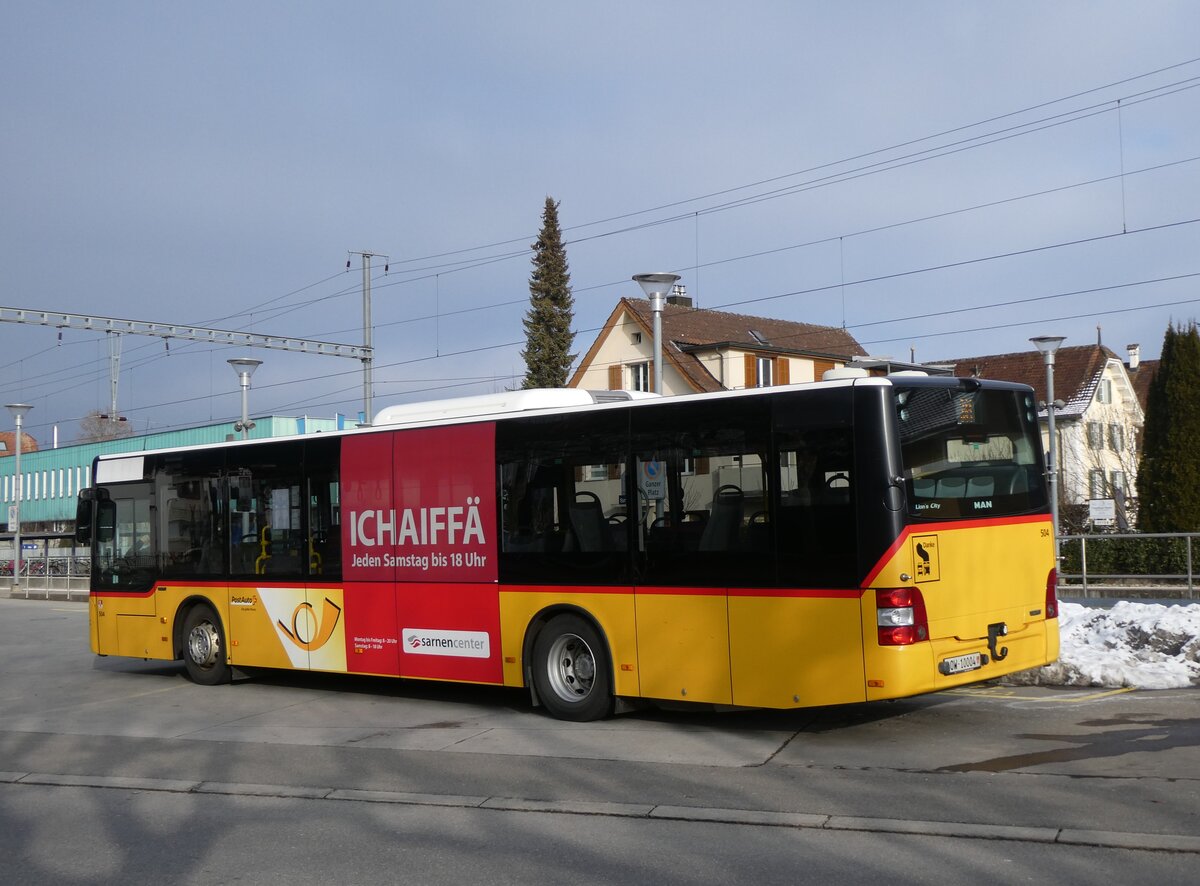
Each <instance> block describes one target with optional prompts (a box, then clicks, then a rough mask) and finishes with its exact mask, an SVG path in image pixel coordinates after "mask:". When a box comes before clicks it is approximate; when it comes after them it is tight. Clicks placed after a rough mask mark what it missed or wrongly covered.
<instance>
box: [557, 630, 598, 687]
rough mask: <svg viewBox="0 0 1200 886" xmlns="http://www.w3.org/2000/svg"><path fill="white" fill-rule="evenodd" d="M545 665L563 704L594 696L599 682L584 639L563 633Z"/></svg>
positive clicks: (592, 658) (593, 660) (594, 659)
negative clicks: (594, 689) (594, 686)
mask: <svg viewBox="0 0 1200 886" xmlns="http://www.w3.org/2000/svg"><path fill="white" fill-rule="evenodd" d="M546 664H547V676H548V677H549V678H550V688H551V689H553V690H554V694H555V695H557V696H558V697H559V698H561V699H562V700H563V701H570V702H579V701H583V700H584V699H586V698H587V697H588V696H589V695H590V694H591V692H592V686H593V685H594V684H595V682H596V658H595V656H594V655H593V654H592V650H591V647H589V646H588V645H587V643H585V642H584V641H583V638H582V637H579V636H578V635H576V634H563V635H562V636H561V637H559V638H558V639H556V640H555V641H554V643H553V644H552V645H551V646H550V654H549V655H548V656H547V662H546Z"/></svg>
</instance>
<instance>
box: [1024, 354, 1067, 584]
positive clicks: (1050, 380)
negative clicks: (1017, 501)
mask: <svg viewBox="0 0 1200 886" xmlns="http://www.w3.org/2000/svg"><path fill="white" fill-rule="evenodd" d="M1065 338H1066V336H1063V335H1039V336H1035V337H1034V338H1031V339H1030V341H1031V342H1033V343H1034V345H1036V346H1037V349H1038V350H1039V351H1041V352H1042V356H1043V357H1044V358H1045V359H1046V426H1047V430H1048V431H1049V434H1050V445H1049V446H1048V447H1046V474H1047V476H1048V477H1049V478H1050V523H1051V526H1052V528H1053V529H1054V565H1055V568H1057V567H1058V470H1057V462H1058V458H1057V455H1058V453H1057V451H1056V450H1057V449H1058V446H1057V444H1056V440H1055V437H1054V411H1055V410H1056V409H1057V408H1058V406H1059V402H1058V401H1057V400H1055V399H1054V355H1055V353H1057V352H1058V348H1059V345H1061V344H1062V343H1063V341H1064V340H1065ZM1063 405H1065V404H1063Z"/></svg>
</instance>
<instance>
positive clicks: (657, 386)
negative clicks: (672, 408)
mask: <svg viewBox="0 0 1200 886" xmlns="http://www.w3.org/2000/svg"><path fill="white" fill-rule="evenodd" d="M633 279H634V280H635V281H636V282H637V284H638V285H639V286H641V287H642V291H643V292H644V293H646V298H648V299H650V313H651V314H652V315H653V317H654V393H656V394H661V393H662V392H663V386H662V312H663V300H664V299H665V298H666V297H667V293H669V292H670V291H671V288H672V287H673V286H674V285H675V281H676V280H678V279H679V275H678V274H634V275H633Z"/></svg>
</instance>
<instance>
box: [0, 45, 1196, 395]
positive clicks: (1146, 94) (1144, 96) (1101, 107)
mask: <svg viewBox="0 0 1200 886" xmlns="http://www.w3.org/2000/svg"><path fill="white" fill-rule="evenodd" d="M1197 62H1200V58H1196V59H1190V60H1187V61H1184V62H1180V63H1178V64H1175V65H1170V66H1165V67H1162V68H1159V69H1156V70H1155V71H1150V72H1146V73H1145V74H1140V75H1137V76H1135V77H1129V78H1124V79H1123V80H1118V81H1114V82H1113V83H1109V84H1105V85H1104V86H1099V87H1094V88H1092V89H1089V90H1084V91H1082V92H1078V93H1074V94H1072V95H1069V96H1064V97H1061V98H1059V99H1054V100H1051V101H1048V102H1043V103H1040V104H1037V105H1031V106H1029V107H1027V108H1024V109H1021V110H1019V111H1013V112H1009V113H1007V114H1002V115H997V116H994V117H990V118H987V119H985V120H980V121H976V122H975V123H971V124H966V125H964V126H959V127H955V128H953V129H948V130H944V131H943V132H940V133H935V134H933V135H929V136H923V137H921V138H918V139H912V140H909V141H907V142H903V143H900V144H897V145H892V146H889V147H887V148H880V149H877V150H874V151H870V152H865V153H863V154H859V155H855V156H854V157H847V158H843V159H842V160H838V161H833V162H830V163H826V164H821V165H819V166H815V167H810V168H809V169H807V170H800V171H797V172H793V173H788V174H785V175H783V176H775V177H771V178H768V179H761V180H759V181H756V182H752V183H749V184H746V185H741V186H737V187H735V188H729V189H723V190H721V191H715V192H711V193H709V194H705V195H701V196H699V197H694V198H689V199H688V200H685V201H676V202H674V203H670V204H661V205H660V206H657V207H651V208H649V209H645V210H637V211H635V212H631V213H625V214H622V215H619V216H611V217H609V218H606V219H600V220H597V221H594V222H588V223H584V224H581V225H575V226H570V227H568V228H566V229H565V230H583V229H586V228H589V227H595V226H597V225H600V224H606V223H610V222H612V221H618V220H623V219H627V218H631V217H635V216H638V215H644V214H648V213H653V212H656V211H661V210H665V209H670V208H673V207H676V206H682V205H687V204H689V203H694V202H697V201H701V200H707V199H713V198H714V197H719V196H725V195H728V194H730V193H736V192H738V191H741V190H748V189H753V188H756V187H761V186H763V185H766V184H771V183H775V182H778V181H783V180H786V179H788V178H794V177H798V176H800V175H805V174H811V173H813V172H816V171H821V170H825V169H832V168H836V167H837V166H839V165H844V164H847V163H851V162H855V161H857V160H860V159H865V158H869V157H872V156H879V155H883V154H885V153H887V152H889V151H896V150H899V149H903V148H906V147H910V146H912V145H916V144H920V143H922V142H925V141H930V140H934V139H938V138H944V137H946V136H948V135H952V134H957V133H961V132H966V131H969V130H970V129H971V128H975V127H979V126H983V125H987V124H990V123H993V122H996V121H999V120H1003V119H1007V118H1012V117H1016V116H1019V115H1021V114H1026V113H1030V112H1033V111H1036V110H1040V109H1043V108H1046V107H1050V106H1053V105H1055V104H1058V103H1061V102H1064V101H1069V100H1072V99H1075V98H1079V97H1081V96H1085V95H1090V94H1095V93H1097V92H1100V91H1102V90H1104V89H1111V88H1114V87H1117V86H1121V85H1125V84H1128V83H1131V82H1134V81H1137V80H1141V79H1144V78H1147V77H1151V76H1155V75H1158V74H1162V73H1164V72H1168V71H1171V70H1175V69H1178V68H1182V67H1184V66H1187V65H1190V64H1195V63H1197ZM1196 79H1198V78H1190V79H1185V80H1176V81H1174V82H1173V83H1169V84H1164V85H1160V86H1157V87H1154V88H1153V89H1149V90H1144V91H1142V92H1138V93H1133V94H1132V96H1131V97H1130V100H1129V102H1128V103H1126V101H1125V99H1126V97H1124V96H1122V97H1119V98H1117V99H1110V100H1107V101H1105V102H1102V103H1099V104H1096V105H1092V106H1089V108H1090V109H1091V110H1092V111H1093V112H1094V113H1107V112H1110V111H1112V110H1114V109H1117V110H1119V108H1120V107H1121V106H1122V105H1121V103H1125V104H1126V106H1127V104H1129V103H1132V102H1133V99H1134V98H1135V97H1136V98H1137V100H1139V101H1151V100H1154V99H1157V98H1162V97H1165V96H1167V95H1170V94H1175V93H1177V92H1179V91H1182V90H1183V89H1191V88H1194V86H1195V85H1197V84H1195V83H1194V82H1193V81H1195V80H1196ZM1168 90H1173V91H1170V92H1168ZM1114 102H1116V103H1117V104H1114ZM1087 110H1089V109H1088V108H1084V109H1074V110H1072V111H1066V112H1063V114H1059V115H1054V116H1053V117H1043V118H1041V120H1040V121H1027V122H1024V123H1020V124H1017V125H1015V126H1013V127H1008V128H1007V130H997V131H996V132H993V133H987V134H981V135H979V136H974V137H972V138H970V139H963V140H961V141H960V143H959V144H960V145H965V144H967V143H972V144H971V147H976V146H979V145H976V144H973V143H974V142H977V141H979V140H980V139H984V138H988V137H995V136H996V135H997V133H1002V132H1010V133H1011V135H1009V136H1008V137H1016V135H1021V134H1028V133H1029V132H1031V131H1033V130H1031V128H1030V127H1033V126H1035V125H1037V124H1038V123H1039V122H1040V123H1042V124H1044V128H1048V126H1049V125H1065V124H1066V123H1070V122H1075V120H1077V119H1080V118H1079V117H1077V116H1076V117H1071V116H1070V115H1073V114H1074V115H1078V114H1081V113H1083V112H1084V111H1087ZM1056 118H1061V119H1056ZM946 148H947V146H946V145H938V146H935V147H931V148H928V149H926V151H922V152H913V154H911V155H908V156H909V157H918V156H921V155H923V154H926V153H929V152H933V151H944V150H945V149H946ZM963 149H964V150H965V149H968V148H966V147H964V148H963ZM939 156H945V154H942V155H939ZM897 159H898V158H890V159H888V160H884V161H880V163H891V162H894V161H896V160H897ZM928 159H938V157H930V158H928ZM1195 159H1196V158H1189V159H1187V160H1179V161H1174V164H1180V163H1186V162H1192V161H1193V160H1195ZM1123 162H1124V158H1122V164H1123ZM1174 164H1160V165H1159V166H1156V167H1147V169H1160V168H1165V167H1166V166H1168V165H1174ZM872 165H878V164H872ZM866 169H867V167H861V168H860V169H859V170H858V171H857V172H858V173H861V174H875V173H874V172H871V173H867V172H866V171H865V170H866ZM884 171H886V170H884ZM1141 171H1144V170H1135V171H1132V172H1124V171H1123V172H1122V176H1120V177H1121V180H1122V183H1124V180H1125V179H1124V176H1126V175H1136V174H1138V173H1139V172H1141ZM851 174H856V171H855V170H845V171H843V172H841V173H838V174H837V175H838V176H842V177H841V178H836V180H834V181H832V182H830V183H831V184H837V183H840V182H842V181H847V180H850V179H849V178H846V177H845V176H848V175H851ZM1117 177H1118V176H1108V177H1105V178H1102V179H1095V180H1093V182H1099V181H1107V180H1112V179H1114V178H1117ZM812 186H827V185H825V184H819V183H817V182H815V181H808V182H800V183H797V184H794V185H790V186H789V187H788V188H785V189H778V190H779V191H780V192H781V193H783V192H792V193H794V192H796V189H798V188H805V187H812ZM1077 186H1081V184H1079V183H1077V184H1075V185H1066V186H1061V187H1059V188H1053V189H1048V190H1046V191H1043V192H1039V194H1047V193H1054V192H1057V191H1061V190H1064V189H1066V188H1070V187H1077ZM769 196H770V195H769V194H761V193H760V194H753V195H750V196H748V197H745V198H741V199H740V200H737V201H728V205H730V206H735V205H751V203H750V202H747V201H754V202H756V201H759V200H761V199H765V198H767V197H769ZM1024 198H1025V197H1024V196H1021V197H1012V198H1006V199H1005V200H1002V201H992V202H991V203H988V204H979V207H978V208H982V207H985V206H995V205H1000V204H1001V203H1004V202H1010V201H1012V200H1016V199H1024ZM721 208H722V206H721V205H718V206H712V207H706V208H705V209H704V210H694V211H692V212H688V213H686V214H685V215H683V216H681V217H682V218H695V217H697V214H698V213H700V212H705V211H718V210H720V209H721ZM975 208H976V207H968V208H960V209H957V210H951V211H949V212H948V213H939V214H936V215H933V216H926V217H924V219H922V220H929V219H932V218H939V217H945V216H946V215H949V214H954V213H962V212H969V211H974V209H975ZM917 221H919V220H907V221H902V222H896V223H892V224H890V225H885V226H877V227H875V228H872V229H864V231H862V232H855V233H854V234H842V235H837V236H840V237H847V236H855V235H856V234H857V233H868V232H874V231H878V230H885V229H888V228H891V227H895V226H898V225H902V224H913V223H917ZM670 222H671V220H669V219H656V220H653V221H650V222H647V223H646V226H657V225H662V224H668V223H670ZM1183 223H1186V222H1183ZM642 227H643V226H635V227H632V228H623V229H621V230H617V231H608V232H600V233H598V234H596V235H593V236H591V237H586V238H579V239H578V240H575V241H570V242H571V243H577V242H579V243H581V242H586V241H587V240H591V239H597V238H599V237H602V236H615V235H617V234H621V233H626V232H627V231H629V230H638V229H642ZM1153 229H1154V228H1148V229H1145V230H1153ZM1130 233H1137V231H1133V232H1130ZM530 236H532V235H530ZM1110 236H1111V235H1110ZM832 239H836V237H830V238H823V239H822V240H814V241H810V244H815V243H820V242H828V241H829V240H832ZM524 240H528V237H523V238H517V239H513V240H510V241H501V242H499V243H493V244H489V245H488V246H486V247H471V248H469V249H463V250H455V251H453V252H443V253H438V254H435V255H431V256H425V257H420V258H411V259H405V260H403V261H402V262H400V263H402V264H403V263H420V262H425V261H429V260H431V259H436V258H443V257H450V256H453V255H462V254H467V253H470V252H478V251H480V250H481V249H483V248H492V247H494V246H497V245H506V244H507V243H518V242H522V241H524ZM1071 242H1072V243H1083V242H1088V240H1079V241H1071ZM810 244H791V245H788V246H784V247H779V248H778V249H776V250H766V251H759V252H757V253H754V254H752V255H746V256H734V257H728V258H724V259H720V260H718V261H714V262H708V263H704V264H701V263H699V262H698V261H697V263H696V265H697V267H712V266H715V265H716V264H720V263H728V262H732V261H743V260H749V259H750V258H754V257H760V256H762V255H765V254H770V253H772V252H776V251H782V250H785V249H797V248H801V247H802V246H804V245H810ZM568 245H570V244H568ZM1059 245H1070V244H1059ZM1042 248H1055V246H1053V245H1052V246H1047V247H1042ZM1017 254H1021V253H1020V252H1017V253H1010V254H1005V255H1017ZM527 255H528V251H527V250H526V249H521V250H519V251H511V252H509V253H505V254H503V255H498V256H484V257H476V258H473V259H464V260H462V261H458V262H449V263H446V264H445V265H440V266H438V269H437V271H436V273H438V274H441V273H450V272H453V271H455V270H469V269H472V268H477V267H482V266H485V265H488V264H494V263H496V262H500V261H507V260H510V259H512V258H515V257H519V256H527ZM994 258H996V257H995V256H993V257H990V258H989V257H981V258H978V259H974V260H971V261H970V262H964V263H955V265H942V266H934V267H933V269H935V270H936V269H939V268H943V267H950V266H959V265H961V264H968V263H972V262H974V261H985V260H994ZM393 264H396V262H393ZM431 270H434V269H432V268H430V269H425V268H414V269H409V270H407V271H402V272H401V274H400V275H397V274H396V272H395V271H394V270H393V274H392V278H393V279H392V280H390V281H388V282H387V283H386V284H383V285H387V286H392V285H404V284H405V283H411V282H415V281H416V280H419V279H427V278H428V277H427V276H426V277H414V276H411V275H412V274H415V273H425V272H426V271H431ZM922 272H924V270H922V269H915V270H910V271H906V272H902V273H903V274H914V273H922ZM341 273H342V272H340V271H339V272H338V273H337V274H332V275H329V276H328V277H326V278H324V279H322V280H319V281H316V282H314V283H311V284H308V285H306V286H304V287H300V288H298V289H295V290H292V291H291V292H288V293H285V294H283V295H280V296H275V297H273V298H271V299H267V300H266V301H264V302H261V303H259V304H257V305H254V306H251V307H249V308H247V309H245V310H243V311H240V312H238V313H235V314H230V315H227V317H226V318H222V319H230V318H237V317H244V316H251V315H254V316H255V322H256V323H262V322H269V320H270V319H274V318H275V317H277V316H279V313H282V312H288V311H294V310H296V309H297V307H307V306H312V305H316V304H320V303H323V302H328V301H331V300H334V299H337V298H341V297H345V296H347V295H350V294H353V293H357V291H358V287H357V286H353V287H341V288H339V290H338V291H335V292H333V293H329V294H325V295H317V296H316V297H313V298H309V299H306V300H305V301H303V302H300V303H291V304H288V305H280V306H279V307H277V308H271V309H270V310H268V308H270V306H272V305H278V304H279V303H280V302H283V301H286V300H287V299H289V298H293V297H294V296H295V295H298V294H300V293H303V292H306V291H309V290H311V289H313V288H315V287H318V286H321V285H323V284H325V283H327V282H329V281H331V280H333V279H336V278H337V277H339V276H341ZM406 274H407V275H409V276H408V277H407V278H404V275H406ZM428 276H432V274H429V275H428ZM889 276H894V275H889ZM873 279H875V280H879V279H887V277H879V278H873ZM617 282H622V283H623V282H625V281H624V280H622V281H613V282H612V283H604V284H596V285H594V286H588V287H578V288H576V289H575V290H574V291H576V292H582V291H589V290H596V289H603V288H606V287H609V286H613V285H616V283H617ZM847 282H848V283H849V284H850V285H854V282H855V281H847ZM839 285H840V284H839ZM809 291H816V290H809ZM789 294H795V293H783V294H778V295H775V296H768V297H767V299H769V298H784V297H787V296H788V295H789ZM767 299H750V300H743V301H736V302H728V303H726V304H725V305H718V306H717V307H718V308H719V307H732V306H738V305H741V304H750V303H753V302H755V301H761V300H767ZM525 301H526V299H525V298H521V299H513V300H506V301H503V302H499V303H495V304H491V305H483V306H476V307H469V308H464V309H461V310H453V311H440V312H439V316H440V317H442V318H445V317H449V316H462V315H465V314H469V313H473V312H476V311H483V310H492V309H495V308H498V307H510V306H513V305H517V304H523V303H525ZM421 319H422V318H408V319H403V320H397V321H392V322H389V323H384V324H379V326H380V328H383V327H385V326H390V325H400V324H405V323H414V322H420V321H421ZM207 322H219V321H207ZM582 331H583V332H587V331H588V330H582ZM64 344H74V343H64ZM517 344H519V343H517ZM509 346H511V343H505V344H501V345H496V346H489V347H488V348H487V349H486V350H493V349H495V348H503V347H509ZM146 347H151V346H150V345H147V346H146ZM50 350H53V348H47V349H44V350H42V351H39V352H37V354H33V355H28V356H26V357H23V358H20V360H18V361H15V362H13V363H10V364H7V365H6V367H3V368H7V366H15V365H17V364H18V363H21V362H23V361H25V360H30V359H33V358H34V357H35V356H37V355H40V354H44V353H46V352H47V351H50ZM177 350H182V348H180V349H177ZM175 353H176V351H173V352H172V356H174V355H175ZM162 356H163V355H162V354H161V353H159V354H157V355H155V356H154V357H151V358H146V359H145V361H144V362H139V363H137V364H133V365H135V366H141V365H146V364H147V363H149V362H152V361H153V360H155V359H162ZM443 356H448V355H443ZM384 365H390V364H384ZM102 374H103V373H102V372H100V373H97V375H102ZM260 387H261V386H260ZM39 396H42V395H39Z"/></svg>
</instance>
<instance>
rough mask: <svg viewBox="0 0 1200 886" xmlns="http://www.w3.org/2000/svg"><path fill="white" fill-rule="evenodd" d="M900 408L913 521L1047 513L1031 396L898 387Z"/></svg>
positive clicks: (898, 413)
mask: <svg viewBox="0 0 1200 886" xmlns="http://www.w3.org/2000/svg"><path fill="white" fill-rule="evenodd" d="M895 406H896V419H897V424H898V426H899V429H900V442H901V454H902V459H903V463H904V480H905V487H906V492H907V498H908V512H909V514H910V516H913V517H917V518H924V519H931V520H946V519H953V518H960V517H991V516H1006V515H1013V514H1025V513H1030V512H1035V511H1039V510H1042V509H1044V508H1045V507H1046V505H1047V499H1046V492H1045V485H1044V477H1043V470H1042V453H1041V443H1040V440H1039V435H1040V431H1039V429H1038V423H1037V406H1036V404H1035V402H1034V399H1033V394H1032V392H1029V391H1019V390H1016V391H1014V390H997V389H984V388H977V389H975V390H963V389H961V388H959V389H955V388H944V387H911V388H903V387H900V388H897V389H896V392H895Z"/></svg>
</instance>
